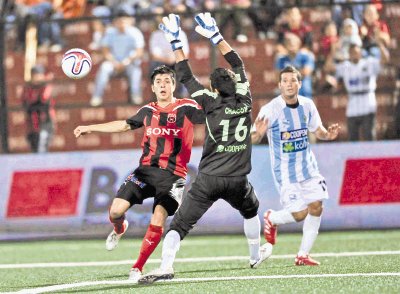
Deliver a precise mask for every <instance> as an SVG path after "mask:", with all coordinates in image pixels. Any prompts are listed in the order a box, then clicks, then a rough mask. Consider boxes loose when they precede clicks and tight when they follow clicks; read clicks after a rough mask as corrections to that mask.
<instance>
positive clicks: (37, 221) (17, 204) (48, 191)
mask: <svg viewBox="0 0 400 294" xmlns="http://www.w3.org/2000/svg"><path fill="white" fill-rule="evenodd" d="M312 150H313V152H314V153H315V155H316V158H317V161H318V165H319V169H320V172H321V174H322V175H323V176H324V177H325V179H326V182H327V185H328V191H329V196H330V198H329V199H328V200H327V201H325V203H324V212H323V219H322V225H321V229H322V230H339V229H367V228H368V229H370V228H376V229H377V228H394V227H400V218H399V217H398V213H399V211H400V189H399V187H400V141H387V142H359V143H320V144H316V145H313V146H312ZM201 151H202V149H201V148H194V149H193V153H192V159H191V162H190V165H189V175H188V179H187V183H188V187H189V186H190V183H191V181H193V179H194V177H195V175H196V173H197V166H198V163H199V160H200V158H201ZM140 156H141V152H140V150H119V151H101V152H100V151H99V152H71V153H48V154H43V155H38V154H25V155H3V156H0V240H5V239H24V238H40V237H43V238H45V237H52V236H53V237H58V236H86V237H87V236H100V235H101V236H103V235H105V234H107V232H108V231H109V230H110V229H111V226H110V225H109V221H108V207H109V206H110V204H111V202H112V199H113V197H114V195H115V193H116V191H117V190H118V188H119V186H120V185H121V184H122V183H123V181H124V179H125V177H126V176H128V174H129V173H130V172H131V171H132V170H133V169H135V168H136V167H137V164H138V161H139V158H140ZM252 165H253V170H252V172H251V174H250V175H249V179H250V181H251V183H252V185H253V186H254V188H255V191H256V193H257V196H258V198H259V200H260V209H259V215H260V217H262V215H263V213H264V211H265V210H267V209H269V208H272V209H280V208H281V206H280V203H279V195H278V193H277V190H276V189H275V186H274V182H273V179H272V172H271V167H270V158H269V152H268V146H254V147H253V158H252ZM151 209H152V200H150V199H149V200H146V201H145V202H144V203H143V205H136V206H134V207H132V208H131V209H130V210H129V213H128V214H127V218H128V219H129V221H130V227H129V228H130V229H129V233H130V234H140V233H143V232H144V231H145V229H146V228H147V226H148V224H149V221H150V217H151ZM300 228H301V226H300V225H299V224H293V225H288V226H282V230H299V229H300ZM242 231H243V219H242V217H241V216H240V214H239V212H237V211H236V210H234V209H233V208H232V207H230V206H229V205H228V204H226V203H225V202H224V201H222V200H219V201H217V202H216V203H215V204H214V205H213V206H212V207H211V209H210V210H209V211H208V212H207V213H206V214H205V215H204V216H203V218H202V219H201V220H200V221H199V223H198V225H197V226H196V228H195V229H194V232H197V233H207V232H216V233H223V232H242Z"/></svg>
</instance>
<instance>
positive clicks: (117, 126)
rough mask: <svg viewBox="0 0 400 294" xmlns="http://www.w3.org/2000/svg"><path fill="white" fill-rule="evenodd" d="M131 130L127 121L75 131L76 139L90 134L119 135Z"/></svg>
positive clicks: (82, 127)
mask: <svg viewBox="0 0 400 294" xmlns="http://www.w3.org/2000/svg"><path fill="white" fill-rule="evenodd" d="M130 129H131V127H130V125H129V124H128V123H127V122H126V121H125V120H116V121H111V122H108V123H104V124H95V125H88V126H78V127H76V128H75V130H74V135H75V137H76V138H79V137H80V136H82V135H86V134H90V133H91V132H100V133H118V132H125V131H128V130H130Z"/></svg>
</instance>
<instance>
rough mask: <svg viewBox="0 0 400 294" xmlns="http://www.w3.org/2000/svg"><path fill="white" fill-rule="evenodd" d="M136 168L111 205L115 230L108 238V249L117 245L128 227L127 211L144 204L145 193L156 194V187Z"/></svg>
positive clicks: (111, 217) (110, 212)
mask: <svg viewBox="0 0 400 294" xmlns="http://www.w3.org/2000/svg"><path fill="white" fill-rule="evenodd" d="M138 174H139V175H140V172H139V169H136V170H135V171H134V172H132V173H131V174H130V175H129V176H127V177H126V179H125V181H124V183H123V184H122V185H121V187H120V188H119V189H118V192H117V195H116V196H115V198H114V200H113V202H112V205H111V207H110V211H109V214H110V221H111V223H112V224H113V225H114V229H113V231H112V232H111V233H110V234H109V235H108V237H107V240H106V249H107V250H113V249H114V248H115V247H117V245H118V242H119V239H120V238H121V237H122V235H123V234H125V232H126V230H127V229H128V225H129V223H128V221H127V220H126V219H125V212H126V211H127V210H128V209H129V208H130V207H131V206H132V205H134V204H142V203H143V199H145V198H146V196H145V195H154V189H153V188H152V187H151V186H149V185H148V184H146V183H145V182H144V181H143V179H142V177H141V176H138Z"/></svg>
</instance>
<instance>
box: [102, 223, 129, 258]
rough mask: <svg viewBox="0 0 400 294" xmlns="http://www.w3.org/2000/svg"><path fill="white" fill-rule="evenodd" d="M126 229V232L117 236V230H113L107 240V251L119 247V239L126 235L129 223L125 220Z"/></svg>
mask: <svg viewBox="0 0 400 294" xmlns="http://www.w3.org/2000/svg"><path fill="white" fill-rule="evenodd" d="M122 225H123V227H124V231H123V232H122V233H121V234H117V232H115V230H113V231H112V232H111V233H110V234H109V235H108V237H107V240H106V249H107V250H109V251H111V250H113V249H115V247H117V245H118V242H119V239H121V237H122V235H123V234H125V232H126V230H127V229H128V226H129V222H128V221H127V220H124V223H123V224H122Z"/></svg>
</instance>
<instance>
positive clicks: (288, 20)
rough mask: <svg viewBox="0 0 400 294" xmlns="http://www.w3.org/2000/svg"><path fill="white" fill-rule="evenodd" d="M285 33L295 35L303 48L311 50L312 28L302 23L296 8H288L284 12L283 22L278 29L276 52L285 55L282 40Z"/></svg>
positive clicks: (298, 10)
mask: <svg viewBox="0 0 400 294" xmlns="http://www.w3.org/2000/svg"><path fill="white" fill-rule="evenodd" d="M287 33H292V34H295V35H297V36H298V37H299V38H300V40H301V43H302V44H303V48H305V49H308V50H309V51H311V50H312V43H313V40H312V27H311V26H310V25H309V24H307V23H306V22H304V21H303V16H302V15H301V12H300V9H299V8H297V7H293V8H290V9H288V10H286V11H285V12H284V15H283V22H282V23H281V25H280V26H279V27H278V45H277V52H278V53H282V54H285V49H284V45H283V43H284V40H285V35H286V34H287Z"/></svg>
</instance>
